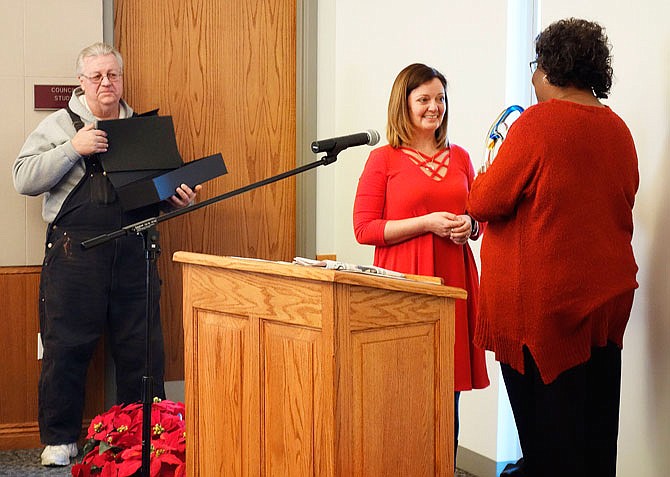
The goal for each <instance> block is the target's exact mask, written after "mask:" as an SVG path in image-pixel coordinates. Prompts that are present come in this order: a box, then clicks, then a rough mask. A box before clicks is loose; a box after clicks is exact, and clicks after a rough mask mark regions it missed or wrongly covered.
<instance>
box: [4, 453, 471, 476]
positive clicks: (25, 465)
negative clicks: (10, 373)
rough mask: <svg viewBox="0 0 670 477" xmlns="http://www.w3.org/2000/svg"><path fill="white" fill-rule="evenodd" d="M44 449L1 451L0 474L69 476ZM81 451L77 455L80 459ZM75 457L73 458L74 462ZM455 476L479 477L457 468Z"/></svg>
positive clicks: (66, 470)
mask: <svg viewBox="0 0 670 477" xmlns="http://www.w3.org/2000/svg"><path fill="white" fill-rule="evenodd" d="M41 453H42V449H21V450H8V451H0V476H3V477H4V476H12V477H45V476H48V477H69V476H71V475H72V473H71V472H70V469H71V468H72V466H71V465H69V466H67V467H44V466H42V465H41V464H40V454H41ZM82 457H83V456H82V455H81V453H80V454H79V455H78V456H77V457H76V460H77V461H78V460H80V459H81V458H82ZM74 461H75V459H73V460H72V462H73V463H74ZM454 477H477V476H475V475H473V474H468V473H467V472H465V471H463V470H460V469H457V470H456V473H455V475H454Z"/></svg>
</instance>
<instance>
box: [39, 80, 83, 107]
mask: <svg viewBox="0 0 670 477" xmlns="http://www.w3.org/2000/svg"><path fill="white" fill-rule="evenodd" d="M77 86H79V85H74V86H73V85H70V84H64V85H63V84H60V85H59V84H36V85H35V109H61V108H64V107H66V106H67V103H68V101H70V97H71V96H72V91H74V89H75V88H76V87H77Z"/></svg>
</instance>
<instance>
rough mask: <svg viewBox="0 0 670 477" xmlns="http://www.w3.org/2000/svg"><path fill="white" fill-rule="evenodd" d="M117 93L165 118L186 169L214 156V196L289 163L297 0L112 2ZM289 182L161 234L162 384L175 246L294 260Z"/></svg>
mask: <svg viewBox="0 0 670 477" xmlns="http://www.w3.org/2000/svg"><path fill="white" fill-rule="evenodd" d="M114 4H115V11H114V38H115V44H116V46H117V47H118V48H119V50H120V51H121V53H122V54H123V57H124V62H125V66H124V87H125V93H124V97H125V99H126V100H127V101H128V102H129V104H130V105H131V106H132V107H133V108H134V109H135V110H136V111H139V112H143V111H147V110H151V109H154V108H160V112H159V114H161V115H172V116H173V119H174V124H175V130H176V135H177V142H178V146H179V150H180V152H181V154H182V156H183V159H184V161H190V160H193V159H197V158H200V157H203V156H207V155H210V154H214V153H217V152H221V153H222V154H223V157H224V160H225V161H226V165H227V166H228V171H229V173H228V174H227V175H225V176H223V177H220V178H218V179H215V180H214V181H211V182H208V183H207V184H205V186H204V190H203V193H202V194H201V199H206V198H210V197H214V196H216V195H219V194H221V193H224V192H229V191H232V190H235V189H238V188H239V187H242V186H246V185H248V184H251V183H253V182H256V181H259V180H261V179H265V178H267V177H271V176H274V175H276V174H279V173H281V172H284V171H287V170H290V169H292V168H294V167H295V164H296V160H295V150H296V121H295V115H296V2H295V0H263V1H259V0H235V1H229V0H223V1H222V0H142V1H137V0H116V1H115V2H114ZM295 190H296V187H295V179H294V178H290V179H285V180H283V181H280V182H277V183H274V184H272V185H269V186H265V187H263V188H260V189H256V190H253V191H250V192H247V193H244V194H242V195H239V196H236V197H233V198H231V199H229V200H226V201H223V202H219V203H217V204H214V205H211V206H209V207H206V208H204V209H201V210H199V211H197V212H195V213H192V214H189V215H187V216H182V217H179V218H177V219H174V220H171V221H169V222H164V223H162V224H161V225H160V226H159V230H160V232H161V248H162V256H161V259H160V260H159V267H160V270H161V275H162V279H163V289H162V298H161V306H162V321H163V328H164V334H165V344H166V348H165V349H166V379H167V380H179V379H183V332H182V308H181V281H180V276H179V268H178V267H177V266H175V265H174V264H173V263H172V253H173V252H174V251H177V250H187V251H194V252H203V253H210V254H215V255H233V256H245V257H255V258H264V259H271V260H291V259H292V258H293V256H294V251H295V210H296V204H295V201H296V192H295Z"/></svg>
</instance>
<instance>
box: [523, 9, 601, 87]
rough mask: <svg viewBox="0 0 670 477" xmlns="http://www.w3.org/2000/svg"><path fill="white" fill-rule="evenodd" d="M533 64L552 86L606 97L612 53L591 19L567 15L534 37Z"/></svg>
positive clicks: (599, 27)
mask: <svg viewBox="0 0 670 477" xmlns="http://www.w3.org/2000/svg"><path fill="white" fill-rule="evenodd" d="M535 53H537V65H538V67H540V68H542V70H543V71H544V72H545V73H546V74H547V79H548V80H549V82H551V84H554V85H556V86H574V87H576V88H579V89H588V90H591V91H593V93H594V94H595V95H596V97H597V98H607V95H608V93H609V91H610V88H611V87H612V74H613V72H612V56H611V55H610V44H609V41H608V39H607V35H606V34H605V30H604V29H603V28H602V27H601V26H600V25H598V24H597V23H595V22H590V21H587V20H581V19H578V18H567V19H565V20H559V21H557V22H554V23H552V24H551V25H549V26H548V27H547V28H545V29H544V30H543V31H542V33H540V34H539V35H538V37H537V39H536V40H535Z"/></svg>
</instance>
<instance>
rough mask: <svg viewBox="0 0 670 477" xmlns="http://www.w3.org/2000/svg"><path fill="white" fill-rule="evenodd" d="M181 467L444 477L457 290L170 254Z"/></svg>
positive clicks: (235, 472) (252, 473) (216, 471)
mask: <svg viewBox="0 0 670 477" xmlns="http://www.w3.org/2000/svg"><path fill="white" fill-rule="evenodd" d="M174 260H175V261H177V262H181V263H182V264H183V285H184V287H183V290H184V341H185V346H184V347H185V354H186V355H185V378H186V384H185V386H186V387H185V396H186V398H185V400H186V435H187V439H186V442H187V454H186V455H187V474H188V475H189V477H198V476H199V477H212V476H226V477H232V476H246V477H257V476H287V477H300V476H347V477H348V476H365V477H372V476H379V477H382V476H383V477H388V476H403V477H406V476H413V477H416V476H437V475H439V476H450V477H452V476H453V475H454V468H453V460H454V456H453V450H454V449H453V421H454V416H453V402H454V394H453V363H452V361H453V347H454V327H453V316H454V299H463V298H466V292H465V291H464V290H461V289H458V288H450V287H445V286H442V285H436V284H431V283H423V282H418V281H410V280H399V279H393V278H386V277H379V276H371V275H364V274H360V273H351V272H339V271H333V270H325V269H320V268H311V267H303V266H299V265H292V264H288V263H279V262H268V261H263V260H254V259H242V258H231V257H218V256H211V255H202V254H195V253H189V252H177V253H175V255H174Z"/></svg>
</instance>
